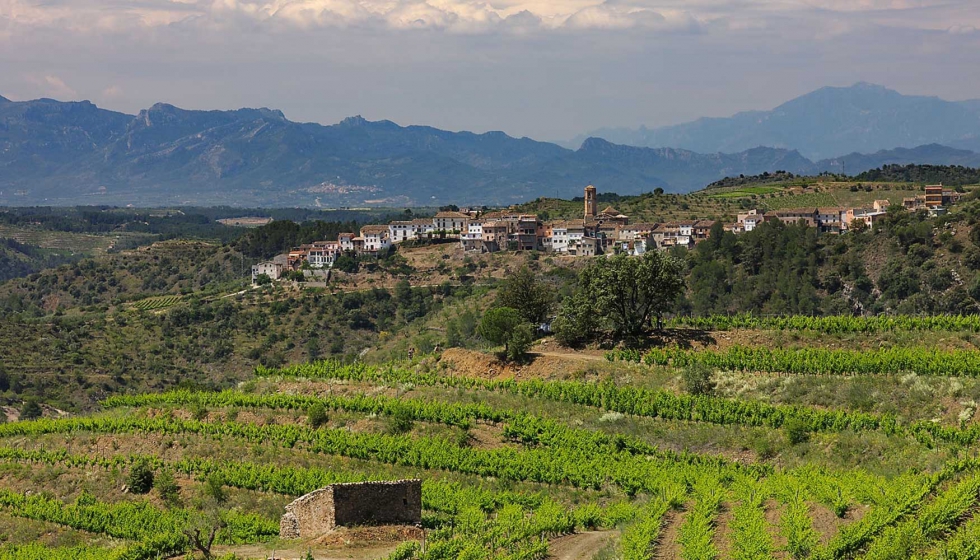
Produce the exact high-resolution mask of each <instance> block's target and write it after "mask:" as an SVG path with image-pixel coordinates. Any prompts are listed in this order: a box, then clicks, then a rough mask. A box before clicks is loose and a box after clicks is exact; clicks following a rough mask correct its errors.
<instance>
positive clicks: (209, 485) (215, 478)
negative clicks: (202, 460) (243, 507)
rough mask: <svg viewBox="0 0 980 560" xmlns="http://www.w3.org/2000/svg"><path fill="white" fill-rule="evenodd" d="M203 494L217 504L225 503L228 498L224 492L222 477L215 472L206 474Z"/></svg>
mask: <svg viewBox="0 0 980 560" xmlns="http://www.w3.org/2000/svg"><path fill="white" fill-rule="evenodd" d="M204 495H205V496H207V497H209V498H211V499H212V500H214V501H215V502H218V503H219V504H223V503H225V501H226V500H228V495H227V494H226V493H225V481H224V479H222V478H221V476H220V475H218V474H215V473H212V474H211V475H210V476H208V478H207V480H205V481H204Z"/></svg>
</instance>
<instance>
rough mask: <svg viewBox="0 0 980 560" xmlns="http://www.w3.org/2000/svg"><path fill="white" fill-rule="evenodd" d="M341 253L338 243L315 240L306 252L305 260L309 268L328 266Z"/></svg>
mask: <svg viewBox="0 0 980 560" xmlns="http://www.w3.org/2000/svg"><path fill="white" fill-rule="evenodd" d="M341 254H342V251H341V250H340V243H337V242H336V241H316V242H314V243H313V244H312V246H311V247H310V249H309V250H308V251H307V253H306V262H308V263H309V265H310V267H311V268H330V267H332V266H333V263H334V262H335V261H336V260H337V257H338V256H339V255H341Z"/></svg>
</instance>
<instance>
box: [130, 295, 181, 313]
mask: <svg viewBox="0 0 980 560" xmlns="http://www.w3.org/2000/svg"><path fill="white" fill-rule="evenodd" d="M182 299H183V298H181V297H180V296H159V297H151V298H146V299H141V300H139V301H136V302H133V303H132V304H131V306H132V308H133V309H139V310H140V311H156V310H159V309H166V308H168V307H173V306H175V305H177V304H178V303H180V302H181V301H182Z"/></svg>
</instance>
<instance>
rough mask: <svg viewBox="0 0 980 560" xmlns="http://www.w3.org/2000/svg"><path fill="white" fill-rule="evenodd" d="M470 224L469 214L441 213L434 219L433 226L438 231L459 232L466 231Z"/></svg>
mask: <svg viewBox="0 0 980 560" xmlns="http://www.w3.org/2000/svg"><path fill="white" fill-rule="evenodd" d="M469 222H470V216H469V214H463V213H462V212H439V213H438V214H436V216H435V217H434V218H432V225H433V226H435V229H436V231H445V232H449V233H452V232H457V233H461V232H464V231H466V226H467V224H469Z"/></svg>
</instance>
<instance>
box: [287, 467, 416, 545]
mask: <svg viewBox="0 0 980 560" xmlns="http://www.w3.org/2000/svg"><path fill="white" fill-rule="evenodd" d="M421 521H422V481H421V480H418V479H414V480H398V481H393V482H351V483H344V484H331V485H330V486H327V487H326V488H321V489H319V490H315V491H313V492H310V493H309V494H307V495H305V496H301V497H299V498H296V500H294V501H293V502H292V503H290V504H289V505H287V506H286V513H285V514H284V515H283V516H282V518H281V519H280V520H279V536H280V537H281V538H284V539H298V538H310V537H317V536H320V535H322V534H324V533H327V532H329V531H332V530H333V529H334V528H335V527H337V526H338V525H339V526H352V525H415V524H417V523H420V522H421Z"/></svg>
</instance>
